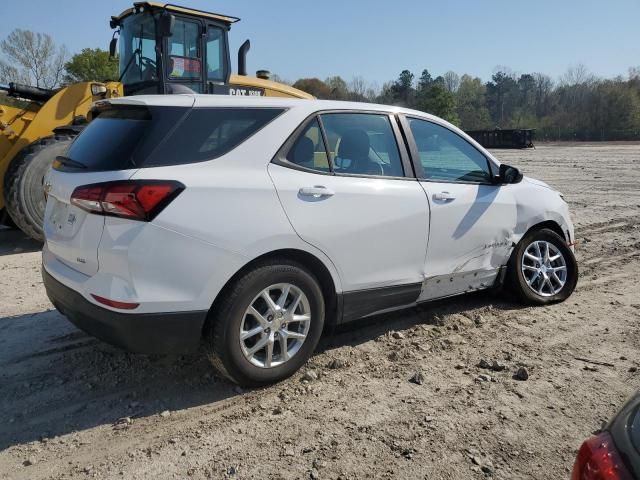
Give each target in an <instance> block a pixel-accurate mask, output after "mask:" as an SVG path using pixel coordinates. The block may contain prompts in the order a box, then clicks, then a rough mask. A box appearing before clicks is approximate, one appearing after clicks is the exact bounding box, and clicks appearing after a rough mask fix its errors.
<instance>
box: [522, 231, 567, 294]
mask: <svg viewBox="0 0 640 480" xmlns="http://www.w3.org/2000/svg"><path fill="white" fill-rule="evenodd" d="M521 265H522V267H521V269H522V275H523V276H524V279H525V281H526V282H527V285H528V286H529V288H530V289H531V290H533V291H534V292H535V293H536V294H537V295H540V296H542V297H551V296H553V295H556V294H557V293H559V292H560V291H561V290H562V289H563V288H564V286H565V284H566V283H567V262H566V260H565V258H564V256H563V255H562V252H561V251H560V249H559V248H558V247H556V246H555V245H554V244H552V243H550V242H547V241H545V240H536V241H534V242H532V243H531V244H529V246H528V247H527V248H526V249H525V250H524V253H523V254H522V261H521Z"/></svg>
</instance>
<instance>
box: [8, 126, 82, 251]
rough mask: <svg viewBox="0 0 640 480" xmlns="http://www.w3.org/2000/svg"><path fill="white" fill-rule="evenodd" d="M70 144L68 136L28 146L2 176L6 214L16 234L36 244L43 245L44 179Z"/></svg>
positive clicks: (39, 141) (46, 139) (70, 138)
mask: <svg viewBox="0 0 640 480" xmlns="http://www.w3.org/2000/svg"><path fill="white" fill-rule="evenodd" d="M71 140H73V137H72V136H68V135H59V136H55V137H47V138H43V139H41V140H38V141H37V142H34V143H32V144H31V145H29V146H27V147H25V148H23V149H22V150H21V151H20V153H18V155H16V156H15V158H14V159H13V160H12V162H11V164H10V165H9V168H8V169H7V172H6V173H5V176H4V198H5V204H6V209H7V213H8V214H9V216H10V217H11V219H12V220H13V222H14V223H15V224H16V225H17V226H18V228H19V229H20V230H22V231H23V232H24V233H26V234H27V235H29V236H30V237H31V238H33V239H34V240H37V241H39V242H43V241H44V233H43V231H42V224H43V222H44V208H45V205H46V199H45V196H44V190H43V180H44V176H45V175H46V173H47V171H48V169H49V167H50V166H51V163H52V162H53V160H55V158H56V156H58V155H62V154H63V153H64V151H65V150H66V148H67V147H68V146H69V144H70V143H71Z"/></svg>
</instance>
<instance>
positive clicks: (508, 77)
mask: <svg viewBox="0 0 640 480" xmlns="http://www.w3.org/2000/svg"><path fill="white" fill-rule="evenodd" d="M486 87H487V106H488V108H489V113H490V114H491V118H492V119H493V121H494V123H495V124H496V125H498V126H499V127H501V128H506V127H508V126H509V124H510V122H511V118H512V115H513V112H514V110H515V107H516V105H517V104H518V97H519V89H518V84H517V82H516V81H515V80H514V78H513V75H512V74H511V73H509V72H505V71H502V70H499V71H497V72H496V73H494V74H493V76H492V77H491V81H490V82H487V85H486Z"/></svg>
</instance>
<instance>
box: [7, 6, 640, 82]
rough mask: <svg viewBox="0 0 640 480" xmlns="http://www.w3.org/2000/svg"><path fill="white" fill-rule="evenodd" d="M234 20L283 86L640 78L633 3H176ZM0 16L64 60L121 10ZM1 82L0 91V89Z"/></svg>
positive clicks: (90, 43) (101, 43)
mask: <svg viewBox="0 0 640 480" xmlns="http://www.w3.org/2000/svg"><path fill="white" fill-rule="evenodd" d="M173 1H174V2H175V3H178V4H181V5H185V6H190V7H194V8H199V9H203V10H210V11H216V12H219V13H224V14H228V15H234V16H238V17H240V18H241V19H242V21H241V22H239V23H237V24H236V25H234V27H233V28H232V29H231V32H230V38H231V48H232V63H233V65H234V69H235V62H236V60H235V58H236V55H235V52H236V51H237V48H238V47H239V46H240V44H241V43H242V42H243V41H244V40H245V39H246V38H250V39H251V44H252V46H251V51H250V53H249V57H248V67H249V71H250V72H254V71H255V70H257V69H259V68H267V69H269V70H271V71H272V72H274V73H278V74H279V75H280V76H281V77H283V78H285V79H288V80H296V79H297V78H300V77H310V76H317V77H319V78H325V77H327V76H329V75H336V74H339V75H341V76H343V78H345V79H347V80H349V79H351V78H352V77H353V76H354V75H362V76H364V77H365V78H366V79H367V80H369V81H373V82H377V84H378V85H381V84H382V83H383V82H384V81H386V80H390V79H394V78H396V77H397V75H398V73H399V72H400V71H401V70H403V69H405V68H407V69H409V70H411V71H413V72H414V73H415V74H416V76H418V75H419V74H420V72H421V71H422V69H424V68H428V69H429V71H430V72H431V73H432V74H434V75H439V74H442V73H444V72H446V71H447V70H454V71H455V72H457V73H459V74H462V73H469V74H473V75H476V76H479V77H481V78H482V79H483V80H487V79H488V78H489V77H490V76H491V74H492V72H493V70H494V68H495V67H496V66H497V65H506V66H509V67H510V68H511V69H512V70H513V71H515V72H520V73H523V72H543V73H547V74H549V75H551V76H552V77H553V78H557V77H558V76H559V75H561V74H562V73H563V72H564V71H565V70H566V69H567V67H568V66H570V65H574V64H577V63H583V64H585V65H586V66H587V68H588V69H589V70H590V71H591V72H593V73H595V74H596V75H598V76H601V77H613V76H615V75H618V74H621V75H626V74H627V69H628V68H629V67H630V66H640V27H639V26H638V25H640V0H608V1H605V0H601V1H599V2H593V1H590V0H582V1H576V0H555V1H551V0H536V1H529V2H516V1H512V0H511V1H508V0H486V1H472V0H468V1H456V2H453V1H452V2H445V1H442V0H440V1H437V2H436V1H426V0H424V1H420V0H395V1H389V0H386V1H385V0H323V1H315V2H314V1H304V0H297V1H291V0H272V1H264V0H215V1H213V0H173ZM10 3H11V6H10V7H9V6H8V5H7V8H3V9H2V18H1V20H0V38H4V37H5V36H6V35H7V34H8V33H9V32H10V31H11V30H12V29H14V28H24V29H30V30H34V31H39V32H46V33H49V34H51V35H52V36H53V37H54V38H55V40H56V41H57V42H59V43H64V44H65V45H66V46H67V47H68V48H69V50H70V51H71V52H77V51H79V50H80V49H81V48H83V47H101V48H104V49H106V48H107V45H108V43H109V40H110V38H111V30H110V29H109V25H108V20H109V17H110V16H111V15H114V14H116V13H120V11H122V10H124V9H126V8H128V7H129V6H131V5H132V3H133V2H132V1H127V0H109V1H101V2H98V1H93V0H56V1H52V0H21V1H18V2H10ZM0 80H1V79H0Z"/></svg>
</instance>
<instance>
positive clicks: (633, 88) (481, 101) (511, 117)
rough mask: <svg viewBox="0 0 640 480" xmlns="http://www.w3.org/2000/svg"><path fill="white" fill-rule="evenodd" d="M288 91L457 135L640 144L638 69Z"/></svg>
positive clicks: (450, 75) (314, 81)
mask: <svg viewBox="0 0 640 480" xmlns="http://www.w3.org/2000/svg"><path fill="white" fill-rule="evenodd" d="M293 86H294V87H296V88H299V89H301V90H304V91H307V92H309V93H311V94H312V95H315V96H316V97H318V98H322V99H335V100H351V101H364V102H373V103H384V104H392V105H399V106H403V107H408V108H414V109H417V110H422V111H424V112H428V113H432V114H434V115H437V116H439V117H441V118H444V119H445V120H448V121H449V122H451V123H453V124H455V125H457V126H458V127H460V128H462V129H463V130H485V129H493V128H501V129H506V128H535V129H537V132H536V138H537V139H539V140H640V67H637V68H630V69H629V72H628V75H627V76H626V77H623V76H617V77H615V78H612V79H603V78H598V77H596V76H595V75H593V74H591V73H590V72H589V71H588V70H587V69H586V67H584V66H583V65H577V66H574V67H571V68H569V69H568V70H567V72H566V73H565V74H564V75H562V76H561V77H560V78H559V79H558V80H557V81H554V80H553V79H552V78H551V77H550V76H549V75H545V74H543V73H523V74H516V73H514V72H513V71H511V70H510V69H509V68H508V67H496V69H495V70H494V73H493V75H492V77H491V79H490V80H489V81H487V82H483V81H482V80H481V79H480V78H478V77H474V76H472V75H468V74H464V75H462V76H460V75H458V74H457V73H455V72H452V71H449V72H446V73H445V74H444V75H440V76H437V77H433V76H432V74H431V73H430V72H429V71H428V70H427V69H425V70H423V71H422V73H421V75H420V76H419V77H418V78H416V76H415V75H414V74H413V73H412V72H410V71H409V70H403V71H402V72H400V75H399V76H398V78H397V79H395V80H392V81H389V82H387V83H385V84H384V85H383V86H382V88H380V89H376V88H375V86H371V85H370V84H368V83H367V82H366V81H365V80H364V79H363V78H362V77H355V78H354V79H353V80H352V81H351V82H349V83H347V82H346V81H345V80H343V79H342V78H341V77H329V78H327V79H326V80H325V81H322V80H320V79H318V78H302V79H299V80H297V81H296V82H294V83H293Z"/></svg>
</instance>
